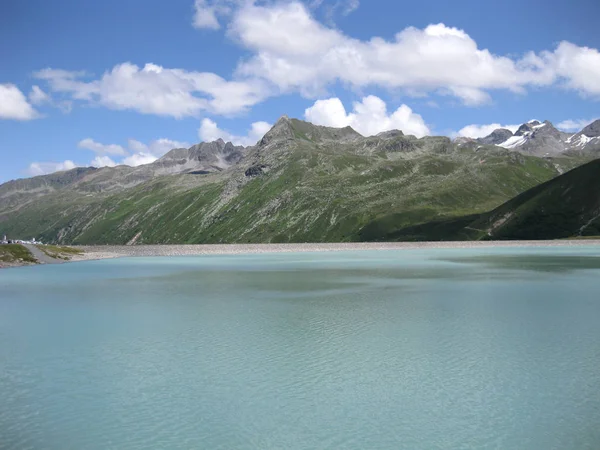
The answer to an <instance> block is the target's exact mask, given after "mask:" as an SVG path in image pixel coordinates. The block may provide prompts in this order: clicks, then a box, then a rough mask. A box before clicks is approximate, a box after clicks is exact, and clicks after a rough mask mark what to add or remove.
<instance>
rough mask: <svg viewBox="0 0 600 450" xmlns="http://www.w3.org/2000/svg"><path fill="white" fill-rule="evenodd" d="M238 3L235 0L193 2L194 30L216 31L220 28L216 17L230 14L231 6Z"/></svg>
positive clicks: (196, 0)
mask: <svg viewBox="0 0 600 450" xmlns="http://www.w3.org/2000/svg"><path fill="white" fill-rule="evenodd" d="M236 3H239V1H236V0H195V1H194V20H193V25H194V28H207V29H209V30H218V29H219V28H221V24H220V23H219V19H218V18H217V16H225V15H227V14H230V13H231V9H232V6H233V5H235V4H236Z"/></svg>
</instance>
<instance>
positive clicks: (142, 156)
mask: <svg viewBox="0 0 600 450" xmlns="http://www.w3.org/2000/svg"><path fill="white" fill-rule="evenodd" d="M157 159H158V158H157V157H156V156H154V155H153V154H151V153H146V152H138V153H134V154H133V155H130V156H128V157H127V158H125V159H123V163H122V164H125V165H127V166H132V167H135V166H141V165H143V164H150V163H153V162H154V161H156V160H157Z"/></svg>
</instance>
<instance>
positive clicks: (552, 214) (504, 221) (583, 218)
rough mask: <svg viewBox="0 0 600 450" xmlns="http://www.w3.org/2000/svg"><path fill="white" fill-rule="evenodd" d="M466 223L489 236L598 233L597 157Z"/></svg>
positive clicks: (599, 167)
mask: <svg viewBox="0 0 600 450" xmlns="http://www.w3.org/2000/svg"><path fill="white" fill-rule="evenodd" d="M470 227H471V228H474V229H481V230H485V234H486V238H489V239H558V238H566V237H575V236H600V160H595V161H592V162H590V163H587V164H584V165H583V166H580V167H577V168H575V169H573V170H571V171H569V172H567V173H565V174H563V175H561V176H559V177H557V178H554V179H552V180H550V181H548V182H546V183H543V184H541V185H539V186H536V187H534V188H532V189H530V190H528V191H526V192H524V193H522V194H520V195H518V196H517V197H515V198H514V199H512V200H510V201H508V202H507V203H505V204H503V205H502V206H500V207H498V208H496V209H495V210H493V211H492V212H490V213H488V214H484V215H482V216H481V217H479V218H478V219H477V220H476V221H474V222H473V223H471V224H470Z"/></svg>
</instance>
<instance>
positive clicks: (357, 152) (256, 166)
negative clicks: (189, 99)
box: [0, 120, 579, 244]
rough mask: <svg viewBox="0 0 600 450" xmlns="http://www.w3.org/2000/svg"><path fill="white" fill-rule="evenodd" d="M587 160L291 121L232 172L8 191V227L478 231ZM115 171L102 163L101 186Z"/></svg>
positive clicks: (307, 237) (162, 234)
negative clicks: (18, 195) (492, 216)
mask: <svg viewBox="0 0 600 450" xmlns="http://www.w3.org/2000/svg"><path fill="white" fill-rule="evenodd" d="M578 163H579V161H578V160H575V159H573V158H571V159H562V160H560V159H555V160H547V159H543V158H537V157H532V156H523V155H521V154H518V153H514V152H511V151H508V150H504V149H500V148H498V147H493V146H481V145H477V146H463V147H460V146H456V145H455V144H453V143H452V142H451V141H450V140H449V139H447V138H443V137H427V138H423V139H416V138H414V137H412V136H402V135H401V133H399V134H393V135H389V136H386V137H372V138H363V137H361V136H360V135H358V134H357V133H355V132H353V130H351V129H341V130H333V129H327V128H324V127H314V126H313V125H310V124H307V123H306V122H301V121H295V120H285V121H280V122H278V124H277V125H276V126H275V128H274V129H273V130H271V132H269V133H268V134H267V135H266V136H265V138H263V140H262V141H261V143H260V144H259V145H257V146H256V147H253V148H251V149H250V151H249V152H248V154H247V155H246V157H245V158H244V159H243V160H242V161H241V162H240V163H238V164H237V165H236V166H234V167H232V168H230V169H228V170H226V171H223V172H220V173H208V174H180V175H168V176H160V177H154V178H152V179H151V180H149V181H145V182H143V183H141V184H137V185H135V186H132V187H129V188H122V189H120V190H118V191H116V192H115V191H111V190H98V191H94V189H93V185H92V184H90V183H89V182H86V183H87V184H85V190H77V189H73V188H72V187H69V186H67V187H65V188H63V189H59V190H55V191H53V192H51V193H49V194H47V195H45V196H43V197H41V198H35V199H33V200H31V201H30V202H28V203H26V204H24V205H22V206H20V207H19V208H12V209H11V208H6V207H4V208H3V206H4V205H3V204H2V202H0V228H1V229H2V230H3V232H6V233H7V234H8V235H10V236H35V237H36V238H38V239H43V241H44V242H51V243H59V244H63V243H71V244H103V243H110V244H126V243H136V244H150V243H234V242H343V241H359V240H364V241H373V240H422V239H427V238H428V237H429V238H430V237H431V236H437V237H439V238H440V239H451V238H455V237H456V236H458V235H459V236H460V237H461V238H470V237H472V236H471V235H470V231H469V232H467V234H464V232H462V231H461V230H464V225H465V224H466V222H468V221H472V220H473V219H474V217H468V218H467V219H465V216H471V215H474V214H481V213H484V212H486V211H490V210H492V209H494V208H496V207H497V206H498V205H501V204H502V203H504V202H506V201H507V200H509V199H511V198H513V197H515V196H517V195H518V194H520V193H522V192H524V191H527V190H528V189H530V188H532V187H534V186H537V185H538V184H540V183H543V182H545V181H547V180H550V179H552V178H554V177H555V176H557V175H558V174H559V169H561V168H570V167H573V166H574V165H577V164H578ZM111 173H113V172H110V171H109V170H104V172H102V176H103V181H102V183H103V186H106V185H108V184H107V183H108V181H107V179H106V178H107V177H108V176H109V175H110V174H111ZM94 176H95V177H96V178H98V177H99V175H97V174H94ZM117 182H119V183H120V181H115V183H117ZM124 185H125V184H123V183H121V184H120V186H124ZM423 224H427V225H423ZM415 227H416V228H415ZM423 227H425V229H423ZM407 230H408V231H407ZM457 233H459V234H457ZM474 237H478V236H474Z"/></svg>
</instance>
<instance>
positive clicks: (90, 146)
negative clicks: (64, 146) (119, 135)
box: [77, 138, 127, 155]
mask: <svg viewBox="0 0 600 450" xmlns="http://www.w3.org/2000/svg"><path fill="white" fill-rule="evenodd" d="M77 146H78V147H79V148H84V149H87V150H91V151H93V152H95V153H98V154H99V155H126V154H127V152H126V151H125V149H124V148H123V147H121V146H120V145H117V144H108V145H107V144H101V143H99V142H96V141H94V140H93V139H91V138H86V139H82V140H81V141H79V143H78V144H77Z"/></svg>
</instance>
